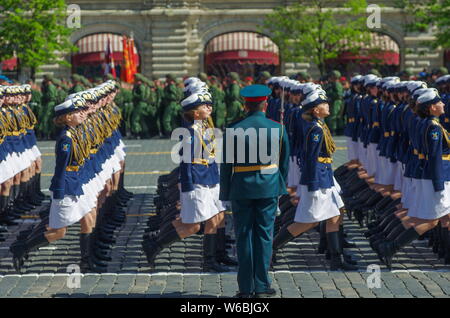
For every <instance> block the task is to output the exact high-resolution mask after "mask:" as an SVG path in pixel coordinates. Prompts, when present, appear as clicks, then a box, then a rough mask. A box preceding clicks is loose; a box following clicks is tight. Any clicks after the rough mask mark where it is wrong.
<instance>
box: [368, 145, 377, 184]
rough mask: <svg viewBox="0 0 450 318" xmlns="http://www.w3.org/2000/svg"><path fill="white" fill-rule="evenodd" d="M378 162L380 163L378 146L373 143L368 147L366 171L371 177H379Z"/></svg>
mask: <svg viewBox="0 0 450 318" xmlns="http://www.w3.org/2000/svg"><path fill="white" fill-rule="evenodd" d="M377 161H378V153H377V144H374V143H371V144H369V145H367V167H366V170H367V173H368V174H369V176H376V175H377Z"/></svg>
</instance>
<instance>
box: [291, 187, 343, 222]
mask: <svg viewBox="0 0 450 318" xmlns="http://www.w3.org/2000/svg"><path fill="white" fill-rule="evenodd" d="M297 192H300V202H299V204H298V206H297V210H296V211H295V218H294V222H298V223H315V222H320V221H324V220H328V219H330V218H332V217H335V216H338V215H340V214H341V213H340V211H339V209H340V208H342V207H343V206H344V203H343V202H342V199H341V196H340V195H339V193H338V191H337V189H336V187H331V188H329V189H319V190H316V191H312V192H309V191H308V186H306V185H303V184H301V185H300V191H298V190H297Z"/></svg>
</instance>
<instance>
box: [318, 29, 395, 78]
mask: <svg viewBox="0 0 450 318" xmlns="http://www.w3.org/2000/svg"><path fill="white" fill-rule="evenodd" d="M359 46H360V47H361V49H360V50H359V51H358V52H357V53H354V52H351V51H349V50H345V49H344V50H343V51H342V52H341V54H339V56H338V57H337V58H335V59H330V60H328V61H327V71H331V70H333V69H337V70H339V71H340V72H341V73H342V74H345V75H347V76H351V75H352V74H354V73H360V74H366V73H368V72H369V70H370V69H372V68H375V69H377V70H378V71H379V72H380V73H381V74H382V75H389V74H394V73H396V72H398V71H399V70H400V48H399V45H398V44H397V42H396V41H395V40H394V39H393V38H391V37H390V36H389V35H386V34H382V33H375V32H372V33H371V34H370V40H369V41H368V42H365V43H359Z"/></svg>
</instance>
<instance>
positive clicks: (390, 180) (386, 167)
mask: <svg viewBox="0 0 450 318" xmlns="http://www.w3.org/2000/svg"><path fill="white" fill-rule="evenodd" d="M394 168H395V166H394V164H393V163H392V162H391V161H390V159H389V158H383V167H382V169H381V171H382V177H381V180H380V183H381V184H384V185H391V184H394V182H395V170H394Z"/></svg>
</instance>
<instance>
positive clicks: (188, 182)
mask: <svg viewBox="0 0 450 318" xmlns="http://www.w3.org/2000/svg"><path fill="white" fill-rule="evenodd" d="M189 132H190V133H191V136H190V138H183V139H182V141H181V151H180V155H181V157H182V160H181V163H180V183H181V192H189V191H193V190H194V183H193V181H192V159H193V156H194V137H193V135H194V130H193V129H191V128H189ZM189 148H190V149H191V154H190V156H189V157H190V158H185V159H186V160H183V157H184V156H183V149H189Z"/></svg>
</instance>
